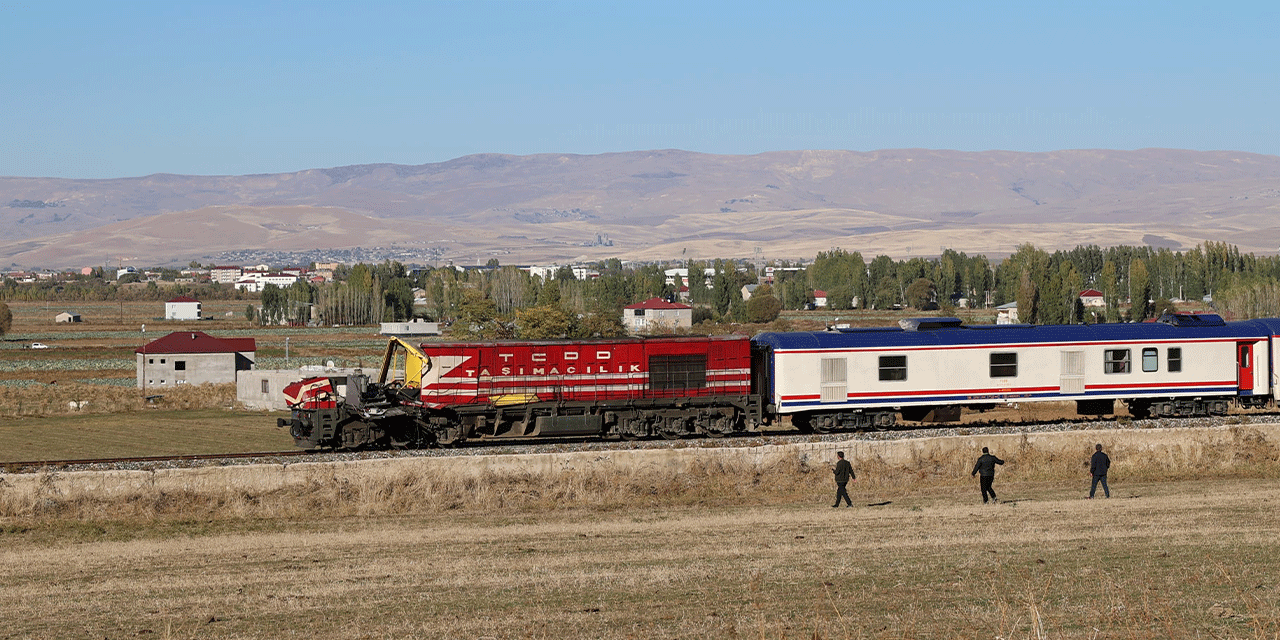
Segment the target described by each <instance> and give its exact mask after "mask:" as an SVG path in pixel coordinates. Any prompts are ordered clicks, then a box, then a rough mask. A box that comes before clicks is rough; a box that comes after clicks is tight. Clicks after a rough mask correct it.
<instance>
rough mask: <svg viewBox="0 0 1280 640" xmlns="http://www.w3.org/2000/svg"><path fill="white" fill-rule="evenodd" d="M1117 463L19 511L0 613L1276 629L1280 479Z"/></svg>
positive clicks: (2, 568) (215, 629) (1117, 633)
mask: <svg viewBox="0 0 1280 640" xmlns="http://www.w3.org/2000/svg"><path fill="white" fill-rule="evenodd" d="M823 475H825V474H823ZM703 481H704V478H695V479H691V480H689V481H688V483H687V484H688V485H689V486H691V487H695V489H694V491H695V492H697V489H696V487H698V486H699V483H700V482H703ZM670 483H671V481H670V480H666V481H664V482H663V483H660V484H665V485H667V487H669V486H670ZM518 484H519V483H518ZM716 484H717V485H719V488H716V489H713V490H712V491H711V493H712V494H718V495H735V494H736V495H741V493H740V492H738V491H735V490H730V489H728V488H727V485H728V484H730V483H728V482H718V483H716ZM1116 484H1117V485H1118V486H1117V487H1116V490H1117V491H1116V493H1117V497H1116V498H1114V499H1112V500H1109V501H1103V500H1095V501H1085V500H1080V499H1079V498H1080V497H1081V494H1082V491H1083V487H1082V486H1074V487H1072V488H1070V489H1067V488H1064V487H1062V486H1058V485H1055V484H1054V483H1043V482H1041V483H1035V482H1030V483H1026V482H1018V483H1007V484H1002V485H998V486H1000V487H1001V489H1002V490H1003V491H1005V492H1006V493H1008V494H1010V495H1016V496H1018V498H1019V499H1018V501H1016V502H1013V503H1006V504H1002V505H999V506H997V507H983V506H981V505H977V504H974V502H975V501H976V491H975V490H974V489H973V488H970V487H963V488H961V487H936V486H935V487H922V488H919V489H916V490H910V491H903V492H898V493H893V494H890V495H888V496H886V494H883V493H880V492H878V491H873V490H868V489H867V488H865V487H860V488H859V490H857V491H856V495H857V497H858V498H859V501H860V502H861V503H863V504H866V503H869V502H884V501H885V500H884V499H885V498H886V497H891V498H892V502H891V504H886V505H882V506H876V507H870V506H863V504H860V505H859V506H858V507H857V508H856V509H840V510H834V509H830V508H829V507H828V506H827V503H826V500H827V498H828V497H829V495H828V494H829V489H830V487H829V486H828V485H829V481H828V480H827V478H825V477H821V478H819V477H814V478H812V482H811V483H809V485H808V486H807V492H806V494H807V495H806V497H805V499H803V500H794V501H793V500H785V499H778V498H771V499H766V500H763V501H758V500H749V501H747V502H748V504H740V503H739V501H737V500H733V499H726V498H716V497H707V498H705V499H700V500H695V501H692V502H690V501H688V499H687V498H686V499H684V500H677V501H676V502H677V503H683V504H671V505H666V506H661V505H662V501H661V500H660V499H658V500H656V501H654V502H646V503H645V504H625V505H624V504H614V505H613V506H612V507H611V508H599V507H592V506H589V505H583V504H582V502H581V501H580V500H570V501H568V502H562V503H560V504H558V505H555V506H551V507H548V508H545V509H534V510H532V511H530V510H525V509H523V508H522V507H521V506H520V504H519V501H517V503H513V504H508V505H506V506H496V507H495V506H491V505H493V504H494V503H493V501H492V500H491V499H487V498H482V499H479V500H476V501H473V500H470V499H469V498H467V499H463V500H462V502H461V504H456V505H454V508H452V509H449V510H446V511H435V512H433V513H429V514H428V513H419V514H418V515H407V516H364V517H360V518H341V519H331V518H326V517H323V516H321V515H312V516H302V518H301V519H299V520H294V519H284V518H280V519H265V520H264V519H259V518H246V519H242V520H228V521H214V522H208V521H206V520H204V519H202V518H201V517H199V516H198V515H197V514H192V516H193V517H190V518H186V519H181V520H164V521H159V522H155V523H152V524H144V523H138V522H132V523H131V522H130V521H128V520H126V521H111V520H103V521H93V522H83V523H79V524H77V523H73V522H66V521H60V522H48V523H43V524H42V523H40V522H30V521H24V522H22V523H17V522H12V521H11V523H10V524H8V525H7V526H5V527H4V528H3V529H0V538H2V539H3V540H4V545H3V547H2V549H3V550H0V585H2V586H3V588H4V591H5V593H6V596H7V597H6V598H4V599H3V601H0V618H4V619H5V620H7V621H9V622H8V623H7V625H6V627H5V629H4V632H3V634H4V636H5V637H13V638H80V637H111V638H118V637H137V636H146V637H157V638H247V637H254V638H277V637H297V636H306V637H310V638H316V639H321V638H405V637H439V638H458V637H467V638H480V637H489V638H564V637H580V638H588V637H590V638H684V637H724V638H736V637H751V638H926V637H942V638H992V637H1001V638H1050V637H1051V638H1148V637H1166V638H1184V637H1188V638H1189V637H1216V638H1275V637H1277V634H1278V633H1280V626H1278V624H1280V591H1278V588H1277V583H1276V581H1275V574H1274V568H1275V567H1276V566H1277V563H1278V562H1280V553H1278V552H1277V550H1276V546H1275V544H1274V540H1275V533H1276V523H1275V518H1274V507H1275V504H1276V503H1277V501H1280V483H1278V482H1277V481H1275V480H1266V481H1241V480H1231V479H1219V480H1212V481H1207V482H1188V481H1183V482H1177V483H1138V482H1132V481H1128V480H1125V481H1120V480H1119V479H1117V481H1116ZM667 487H663V486H659V490H662V489H664V488H667ZM476 488H478V487H473V489H476ZM547 488H548V489H550V487H547ZM589 488H590V487H586V486H584V487H582V488H581V489H571V490H570V493H571V494H572V495H574V496H577V497H578V498H581V497H583V496H585V495H586V494H585V493H582V492H581V491H583V490H587V489H589ZM686 490H687V489H686ZM352 491H354V492H356V493H358V492H359V490H358V489H353V490H352ZM725 492H727V494H726V493H725ZM181 500H182V497H180V496H178V497H175V498H174V502H180V501H181ZM539 500H541V499H539ZM594 501H595V500H594V499H592V500H588V502H594ZM300 506H307V505H305V504H304V505H300ZM1259 506H1261V507H1262V509H1259V508H1258V507H1259Z"/></svg>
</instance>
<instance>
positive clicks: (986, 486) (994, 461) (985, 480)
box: [969, 447, 1004, 504]
mask: <svg viewBox="0 0 1280 640" xmlns="http://www.w3.org/2000/svg"><path fill="white" fill-rule="evenodd" d="M998 464H1004V460H1001V459H1000V458H997V457H995V456H993V455H991V452H990V451H988V450H987V448H986V447H983V448H982V457H980V458H978V462H977V463H976V464H974V465H973V473H971V474H969V475H970V476H976V475H978V474H982V477H981V478H979V479H978V484H979V486H981V487H982V504H986V503H987V494H990V495H991V502H992V503H995V502H996V492H995V489H992V488H991V481H992V480H995V478H996V465H998Z"/></svg>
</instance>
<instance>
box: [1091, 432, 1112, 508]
mask: <svg viewBox="0 0 1280 640" xmlns="http://www.w3.org/2000/svg"><path fill="white" fill-rule="evenodd" d="M1110 468H1111V458H1110V457H1109V456H1107V454H1105V453H1103V452H1102V445H1101V444H1099V445H1097V446H1096V447H1094V452H1093V457H1092V458H1090V459H1089V473H1090V474H1091V475H1092V476H1093V484H1092V485H1089V497H1090V498H1093V494H1094V493H1096V492H1097V491H1098V483H1099V482H1101V483H1102V492H1103V493H1104V494H1105V495H1106V496H1107V497H1108V498H1110V497H1111V488H1110V487H1108V486H1107V469H1110Z"/></svg>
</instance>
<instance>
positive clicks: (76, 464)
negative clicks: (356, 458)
mask: <svg viewBox="0 0 1280 640" xmlns="http://www.w3.org/2000/svg"><path fill="white" fill-rule="evenodd" d="M310 453H311V452H308V451H261V452H256V453H202V454H187V455H177V456H135V457H118V458H81V459H71V460H27V461H18V462H3V463H0V468H3V470H4V471H5V472H7V473H31V472H32V471H38V470H44V469H57V470H65V469H72V468H81V467H97V466H119V465H144V466H145V465H147V464H155V465H165V464H168V465H172V464H173V463H182V462H195V463H200V462H215V461H218V460H243V459H245V458H266V459H269V458H295V457H298V456H305V455H309V454H310Z"/></svg>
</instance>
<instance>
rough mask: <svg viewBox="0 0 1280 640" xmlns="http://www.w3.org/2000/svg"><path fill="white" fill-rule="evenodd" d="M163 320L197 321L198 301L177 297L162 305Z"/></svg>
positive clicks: (198, 315) (198, 316)
mask: <svg viewBox="0 0 1280 640" xmlns="http://www.w3.org/2000/svg"><path fill="white" fill-rule="evenodd" d="M164 319H165V320H199V319H200V301H199V300H196V299H195V298H189V297H187V296H178V297H176V298H174V299H172V300H167V301H165V303H164Z"/></svg>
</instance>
